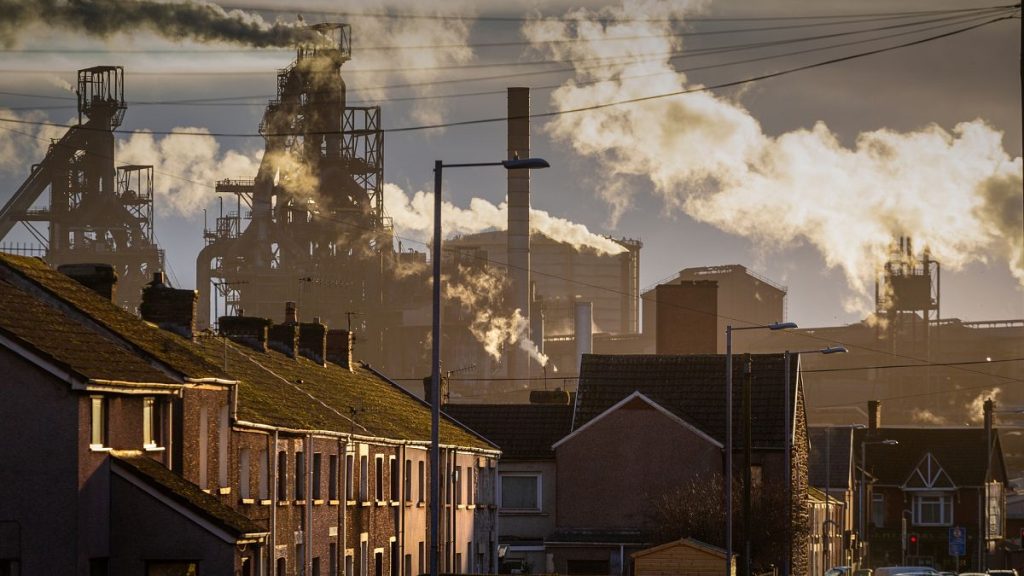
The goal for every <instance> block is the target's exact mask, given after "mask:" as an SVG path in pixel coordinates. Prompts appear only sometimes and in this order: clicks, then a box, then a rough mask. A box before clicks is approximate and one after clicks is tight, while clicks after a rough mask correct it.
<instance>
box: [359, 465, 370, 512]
mask: <svg viewBox="0 0 1024 576" xmlns="http://www.w3.org/2000/svg"><path fill="white" fill-rule="evenodd" d="M369 467H370V458H369V456H364V455H360V456H359V501H360V502H366V493H367V492H369V490H370V478H369V476H370V474H369V472H368V471H367V468H369Z"/></svg>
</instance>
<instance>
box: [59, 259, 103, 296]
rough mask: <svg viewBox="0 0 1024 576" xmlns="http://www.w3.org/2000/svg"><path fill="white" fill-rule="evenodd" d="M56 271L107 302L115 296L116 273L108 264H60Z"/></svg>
mask: <svg viewBox="0 0 1024 576" xmlns="http://www.w3.org/2000/svg"><path fill="white" fill-rule="evenodd" d="M57 271H58V272H60V273H61V274H64V275H65V276H69V277H70V278H72V279H73V280H75V281H76V282H78V283H79V284H81V285H83V286H85V287H86V288H89V289H90V290H92V291H93V292H95V293H97V294H99V295H100V296H103V297H104V298H106V299H107V300H111V301H113V300H114V297H115V296H116V295H117V273H116V272H114V267H113V266H111V265H110V264H61V265H60V266H58V267H57Z"/></svg>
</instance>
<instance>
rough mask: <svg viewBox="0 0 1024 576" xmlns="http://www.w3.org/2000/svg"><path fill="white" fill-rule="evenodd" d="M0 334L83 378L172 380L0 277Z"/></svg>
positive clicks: (135, 380) (136, 356) (86, 379)
mask: <svg viewBox="0 0 1024 576" xmlns="http://www.w3.org/2000/svg"><path fill="white" fill-rule="evenodd" d="M0 302H3V305H2V306H0V334H3V335H4V336H7V337H8V338H12V339H13V340H15V341H17V342H18V343H19V344H20V345H21V346H23V347H25V348H28V349H30V350H32V351H33V352H35V353H36V354H37V355H39V356H41V357H43V358H46V359H47V360H49V361H50V362H52V363H53V364H54V365H56V366H59V367H60V368H62V369H64V370H67V371H68V372H70V373H72V374H74V375H77V376H78V377H79V378H81V379H82V380H84V381H88V380H117V381H130V382H136V383H158V384H174V383H175V380H174V379H173V378H171V377H170V376H169V375H167V374H166V373H164V372H163V371H161V370H157V369H156V368H155V367H153V366H152V365H150V363H148V362H146V361H145V360H144V359H143V358H140V357H139V355H137V354H134V353H133V352H132V351H131V350H129V349H128V348H127V347H125V346H122V345H118V344H117V343H115V342H113V341H111V340H109V339H107V338H104V337H102V336H100V335H99V334H97V333H96V332H95V331H93V330H90V329H88V328H87V327H85V326H83V325H82V324H80V323H78V322H77V321H75V320H74V319H72V318H71V317H70V316H69V315H68V314H66V313H64V312H63V311H61V310H59V309H57V308H53V307H51V306H47V305H46V304H44V303H43V302H42V301H41V300H40V299H38V298H33V297H32V296H31V295H29V294H28V293H26V292H24V291H22V290H20V289H18V288H17V287H15V286H13V285H11V284H10V283H8V282H5V281H2V280H0Z"/></svg>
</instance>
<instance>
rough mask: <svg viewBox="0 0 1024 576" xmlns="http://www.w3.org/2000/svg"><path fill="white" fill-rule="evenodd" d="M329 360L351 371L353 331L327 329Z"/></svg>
mask: <svg viewBox="0 0 1024 576" xmlns="http://www.w3.org/2000/svg"><path fill="white" fill-rule="evenodd" d="M327 361H328V362H331V363H333V364H337V365H338V366H341V367H342V368H345V369H346V370H349V371H351V370H352V368H353V364H352V333H351V332H349V331H348V330H340V329H335V330H328V331H327Z"/></svg>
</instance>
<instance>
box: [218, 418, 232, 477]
mask: <svg viewBox="0 0 1024 576" xmlns="http://www.w3.org/2000/svg"><path fill="white" fill-rule="evenodd" d="M217 428H218V430H217V432H218V439H217V481H218V486H222V487H223V486H227V485H228V441H229V440H230V438H231V423H230V422H229V421H228V406H227V404H225V405H224V406H221V407H220V419H219V420H218V423H217Z"/></svg>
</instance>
